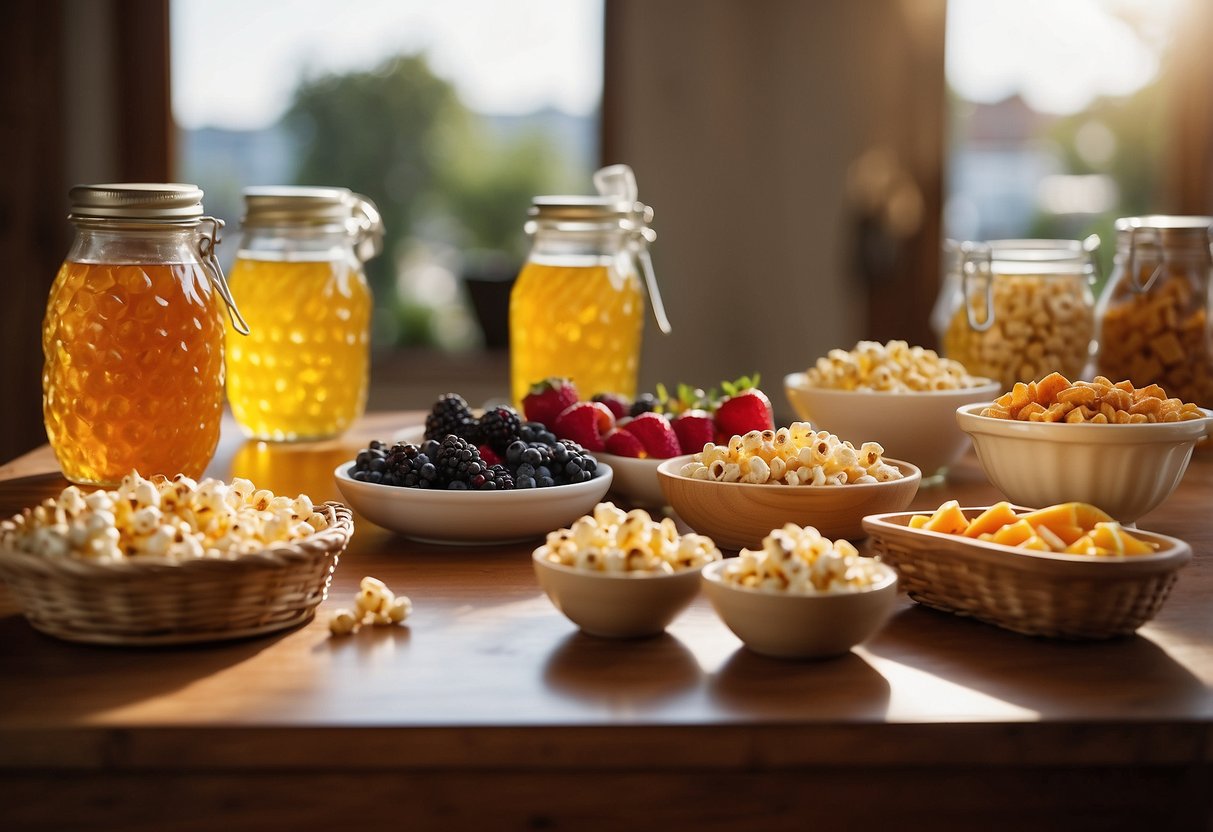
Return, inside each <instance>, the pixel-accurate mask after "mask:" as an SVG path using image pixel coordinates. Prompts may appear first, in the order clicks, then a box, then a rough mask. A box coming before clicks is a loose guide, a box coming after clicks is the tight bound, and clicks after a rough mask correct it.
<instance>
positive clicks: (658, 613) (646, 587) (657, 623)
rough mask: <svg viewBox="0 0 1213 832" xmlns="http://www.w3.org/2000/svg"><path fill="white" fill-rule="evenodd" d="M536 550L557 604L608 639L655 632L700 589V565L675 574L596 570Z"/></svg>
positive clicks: (542, 577) (542, 579)
mask: <svg viewBox="0 0 1213 832" xmlns="http://www.w3.org/2000/svg"><path fill="white" fill-rule="evenodd" d="M538 552H539V550H536V551H535V553H534V554H533V555H532V561H533V562H534V564H535V577H537V578H538V579H539V585H540V586H541V587H543V591H544V592H546V593H547V596H548V598H550V599H551V601H552V603H553V604H555V605H556V609H558V610H560V611H561V612H562V613H564V614H565V615H566V616H567V617H568V619H569V620H570V621H572V622H573V623H574V624H576V625H577V626H578V627H580V628H581V629H582V630H584V631H585V632H587V633H589V634H590V635H594V636H604V637H606V638H640V637H643V636H655V635H657V634H659V633H661V632H663V631H664V630H665V628H666V627H668V626H669V625H670V622H671V621H673V620H674V619H675V618H676V617H677V616H678V614H679V613H680V612H682V611H683V610H684V609H686V607H687V605H688V604H690V603H691V600H692V599H694V597H695V596H696V595H698V594H699V570H698V569H684V570H683V571H681V572H675V573H674V574H672V575H654V574H646V573H640V572H624V573H610V572H590V571H587V570H584V569H575V568H573V567H571V566H565V565H563V564H559V563H551V562H550V561H547V560H545V559H543V558H542V557H540V556H539V553H538Z"/></svg>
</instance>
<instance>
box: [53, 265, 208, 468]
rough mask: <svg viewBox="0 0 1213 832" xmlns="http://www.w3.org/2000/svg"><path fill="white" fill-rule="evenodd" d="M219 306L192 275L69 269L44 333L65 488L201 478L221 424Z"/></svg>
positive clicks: (145, 269) (197, 270)
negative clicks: (134, 474)
mask: <svg viewBox="0 0 1213 832" xmlns="http://www.w3.org/2000/svg"><path fill="white" fill-rule="evenodd" d="M221 304H222V300H221V299H220V298H219V297H217V295H216V294H215V292H214V291H213V287H212V285H211V281H210V280H209V278H208V276H207V273H206V271H205V267H204V266H202V265H200V264H197V263H159V264H138V265H122V264H117V265H115V264H98V263H83V262H74V261H72V260H68V261H67V262H65V263H64V264H63V266H62V267H61V268H60V270H59V273H58V275H57V276H56V278H55V282H54V284H53V286H52V288H51V293H50V299H49V302H48V304H47V312H46V320H45V324H44V326H43V334H42V346H43V353H44V355H45V358H46V363H45V365H44V370H43V379H42V381H43V392H44V397H43V415H44V418H45V422H46V431H47V436H48V438H49V439H50V443H51V446H52V447H53V448H54V450H55V454H56V456H57V457H58V459H59V463H60V465H61V466H62V468H63V473H64V476H65V477H67V478H68V479H69V480H72V481H73V482H78V483H86V484H96V485H113V484H115V483H117V482H119V481H120V480H121V479H122V477H123V476H125V475H126V474H128V473H130V472H131V471H132V470H137V471H139V473H141V474H143V475H144V476H152V475H154V474H163V475H165V476H169V477H171V476H173V475H175V474H178V473H182V474H185V475H187V476H190V477H195V478H196V477H198V476H200V475H201V474H202V472H203V471H204V470H205V468H206V466H207V463H208V462H209V461H210V459H211V456H212V455H213V454H214V452H215V446H216V444H217V443H218V441H219V422H220V418H221V416H222V412H223V337H224V335H223V322H222V320H221V314H222V309H221Z"/></svg>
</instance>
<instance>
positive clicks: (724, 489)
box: [657, 422, 922, 549]
mask: <svg viewBox="0 0 1213 832" xmlns="http://www.w3.org/2000/svg"><path fill="white" fill-rule="evenodd" d="M657 477H658V480H659V481H660V482H661V488H662V490H663V491H665V495H666V498H667V499H668V500H669V503H670V506H671V507H672V508H673V509H674V511H675V512H677V514H678V516H679V517H681V518H682V519H683V520H684V521H685V522H686V524H687V525H688V526H690V527H691V528H692V529H694V530H695V531H697V532H700V533H701V534H706V535H708V536H709V537H711V538H712V539H713V540H715V541H716V543H717V544H718V545H720V546H725V547H728V548H730V549H740V548H742V547H750V548H759V547H761V546H762V540H763V538H764V537H766V535H767V534H768V533H769V532H770V531H771V529H777V528H779V527H780V526H782V525H784V524H785V523H797V524H799V525H802V526H815V527H816V528H817V529H818V530H819V531H820V532H821V533H822V534H824V535H826V536H828V537H841V538H846V539H848V540H856V539H858V538H861V537H864V536H865V533H864V531H863V517H864V515H865V514H874V513H879V512H883V511H900V510H901V509H904V508H906V507H907V506H909V504H910V501H911V500H913V499H914V495H915V494H916V493H917V492H918V484H919V483H920V482H921V481H922V473H921V472H920V471H919V470H918V468H917V467H915V466H914V465H911V464H910V463H908V462H904V461H902V460H897V459H889V458H887V457H885V456H884V454H883V451H882V449H881V447H880V445H878V444H876V443H875V442H864V443H861V444H860V445H859V446H858V447H856V446H855V445H853V444H851V443H850V442H849V441H846V440H842V439H839V438H838V437H837V436H835V435H833V434H831V433H827V432H826V431H815V430H813V426H812V425H810V424H809V423H808V422H793V423H792V424H791V425H789V426H788V427H782V428H779V429H778V430H773V431H772V430H766V431H757V430H755V431H750V432H749V433H747V434H745V435H743V436H734V437H732V438H731V439H730V440H729V441H728V443H727V444H722V445H716V444H708V445H705V446H704V449H703V451H701V452H700V453H697V454H689V455H687V456H678V457H674V458H673V459H667V460H666V461H665V462H663V463H662V464H661V465H660V466H658V468H657ZM886 506H888V508H886ZM893 506H897V508H893Z"/></svg>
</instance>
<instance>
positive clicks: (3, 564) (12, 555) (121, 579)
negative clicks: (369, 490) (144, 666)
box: [0, 503, 354, 645]
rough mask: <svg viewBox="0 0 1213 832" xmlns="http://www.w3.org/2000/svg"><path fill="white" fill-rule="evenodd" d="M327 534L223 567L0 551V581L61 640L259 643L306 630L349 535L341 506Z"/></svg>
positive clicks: (330, 507)
mask: <svg viewBox="0 0 1213 832" xmlns="http://www.w3.org/2000/svg"><path fill="white" fill-rule="evenodd" d="M316 510H317V511H318V512H320V513H321V514H324V515H325V516H327V517H328V519H329V527H328V528H327V529H325V530H324V531H321V532H318V533H317V534H314V535H312V536H311V537H306V538H304V539H302V540H299V541H296V542H294V543H283V544H279V545H275V546H272V547H270V548H267V549H265V550H264V551H262V552H258V553H257V554H253V555H242V556H240V557H238V558H234V559H232V560H216V559H207V558H199V559H197V560H189V561H182V562H180V563H172V562H166V561H150V562H141V561H137V560H130V561H122V562H108V563H101V562H90V561H86V560H79V559H76V558H47V557H42V556H40V555H37V554H31V553H29V552H16V551H13V550H11V549H0V578H2V579H3V580H4V581H5V582H6V583H7V584H8V588H9V589H10V590H11V591H12V592H13V594H14V595H16V597H17V600H18V602H19V603H20V604H21V606H22V608H23V610H24V612H25V615H26V617H27V618H28V619H29V622H30V624H32V625H33V626H34V627H35V628H37V629H39V630H41V631H42V632H44V633H48V634H49V635H52V636H58V637H59V638H62V639H67V640H68V641H81V642H91V643H96V644H123V645H157V644H189V643H193V642H202V641H221V640H224V639H234V638H244V637H246V636H255V635H262V634H264V633H272V632H274V631H276V630H282V629H285V628H287V627H292V626H294V625H296V624H301V623H303V622H306V621H309V620H310V619H311V618H312V616H313V615H314V614H315V612H316V607H317V606H318V605H319V604H320V602H321V601H323V600H324V598H325V596H326V595H327V593H328V587H329V583H330V582H331V580H332V576H333V570H334V569H336V568H337V559H338V557H339V556H340V555H341V553H342V552H343V551H344V550H345V547H346V544H347V543H349V539H350V535H352V534H353V531H354V521H353V515H352V514H351V512H350V510H349V509H348V508H346V507H345V506H343V505H341V504H340V503H325V504H324V505H323V506H320V507H318V508H317V509H316Z"/></svg>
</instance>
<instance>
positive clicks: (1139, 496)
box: [956, 402, 1213, 523]
mask: <svg viewBox="0 0 1213 832" xmlns="http://www.w3.org/2000/svg"><path fill="white" fill-rule="evenodd" d="M989 404H990V403H989V402H985V403H983V404H975V405H967V406H965V407H960V408H957V410H956V420H957V423H958V424H959V425H960V427H961V429H962V430H964V431H965V432H966V433H968V434H969V435H970V436H972V437H973V447H974V448H975V449H976V451H977V458H978V459H979V460H981V467H982V468H984V469H985V472H986V476H987V477H989V479H990V482H992V483H993V484H994V486H995V487H997V488H998V489H999V490H1000V491H1001V492H1002V493H1003V494H1005V495H1006V496H1007V499H1008V500H1010V501H1011V502H1013V503H1018V504H1020V505H1024V506H1031V507H1033V508H1041V507H1043V506H1050V505H1054V504H1056V503H1068V502H1081V503H1091V504H1092V505H1095V506H1098V507H1099V508H1101V509H1103V510H1104V511H1106V512H1107V513H1108V514H1110V515H1112V516H1113V517H1115V518H1116V519H1117V520H1119V521H1120V522H1122V523H1132V522H1134V521H1135V520H1137V518H1139V517H1141V516H1142V515H1144V514H1146V513H1147V512H1149V511H1150V510H1151V509H1153V508H1155V507H1156V506H1158V505H1159V504H1160V503H1161V502H1162V501H1163V500H1165V499H1167V497H1169V496H1170V495H1171V492H1172V491H1174V490H1175V486H1177V485H1179V481H1180V479H1182V478H1183V475H1184V471H1186V470H1187V468H1188V461H1189V460H1190V459H1191V458H1192V449H1193V447H1195V445H1196V443H1197V442H1198V441H1199V440H1200V439H1201V438H1202V437H1204V436H1205V435H1206V434H1207V433H1208V432H1209V429H1210V426H1211V425H1213V414H1211V413H1210V412H1209V411H1207V410H1206V411H1204V412H1205V416H1206V418H1204V419H1193V420H1191V421H1188V422H1161V423H1155V424H1142V425H1092V424H1074V425H1072V424H1067V423H1065V422H1020V421H1015V420H1011V419H995V418H992V417H990V416H982V415H980V413H981V411H982V409H983V408H985V407H987V406H989Z"/></svg>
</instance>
